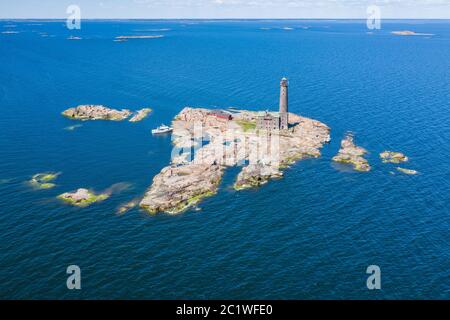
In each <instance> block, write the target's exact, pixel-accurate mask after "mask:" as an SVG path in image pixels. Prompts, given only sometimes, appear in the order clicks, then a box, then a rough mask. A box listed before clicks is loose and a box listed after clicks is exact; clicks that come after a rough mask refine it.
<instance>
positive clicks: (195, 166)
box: [140, 107, 330, 214]
mask: <svg viewBox="0 0 450 320" xmlns="http://www.w3.org/2000/svg"><path fill="white" fill-rule="evenodd" d="M211 111H212V110H209V109H201V108H188V107H187V108H184V109H183V110H182V111H181V112H180V113H179V114H178V115H177V116H176V117H175V119H174V121H173V122H172V127H173V135H172V142H173V144H174V147H175V149H174V150H176V152H174V153H173V154H172V161H171V162H172V163H171V165H170V166H168V167H165V168H164V169H163V170H162V171H161V172H160V173H159V174H158V175H157V176H156V177H155V178H154V180H153V184H152V186H151V187H150V189H149V190H148V191H147V193H146V194H145V196H144V198H143V200H142V201H141V203H140V206H141V207H142V208H144V209H146V210H148V211H149V212H151V213H155V212H158V211H164V212H167V213H171V214H174V213H179V212H182V211H184V210H186V209H187V208H189V207H191V206H193V205H195V204H197V203H198V202H199V201H200V200H201V199H202V198H204V197H207V196H211V195H213V194H215V193H216V191H217V187H218V184H219V182H220V179H221V177H222V174H223V171H224V168H225V167H230V166H236V165H240V166H243V169H242V171H241V173H240V174H239V175H238V177H237V179H236V182H235V188H236V189H237V190H241V189H245V188H250V187H256V186H259V185H261V184H264V183H265V182H267V181H268V180H269V179H272V178H279V177H281V176H282V172H281V169H283V168H285V167H286V166H288V165H290V164H291V163H293V162H295V161H297V160H300V159H303V158H306V157H318V156H320V148H322V146H323V144H324V143H326V142H329V141H330V134H329V131H330V129H329V128H328V127H327V126H326V125H324V124H323V123H321V122H319V121H316V120H312V119H308V118H304V117H300V116H297V115H293V114H292V120H293V122H294V123H293V124H292V126H291V128H289V129H288V130H282V131H272V132H266V131H263V130H257V129H256V127H255V126H253V125H251V124H252V123H254V122H255V121H256V117H257V115H258V113H257V112H254V111H246V110H237V111H236V112H235V113H233V119H232V120H226V119H222V118H220V117H216V116H214V114H213V113H212V112H211ZM290 116H291V115H290ZM205 139H206V140H208V143H207V144H202V143H200V141H202V140H203V141H204V140H205ZM192 149H193V150H194V151H193V152H192Z"/></svg>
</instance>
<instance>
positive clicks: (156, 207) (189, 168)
mask: <svg viewBox="0 0 450 320" xmlns="http://www.w3.org/2000/svg"><path fill="white" fill-rule="evenodd" d="M222 174H223V168H222V167H221V166H219V165H206V164H188V165H184V166H178V167H177V166H168V167H165V168H164V169H162V170H161V172H160V173H159V174H158V175H156V176H155V178H154V179H153V184H152V186H151V188H150V190H149V191H148V192H147V193H146V194H145V197H144V199H143V200H142V201H141V203H140V206H141V207H142V208H144V209H146V210H147V211H149V212H150V213H156V212H158V211H164V212H167V213H169V214H176V213H179V212H182V211H184V210H185V209H187V208H188V207H190V206H193V205H195V204H197V203H198V202H199V201H200V200H201V199H203V198H205V197H208V196H211V195H213V194H215V193H216V191H217V187H218V185H219V183H220V180H221V178H222Z"/></svg>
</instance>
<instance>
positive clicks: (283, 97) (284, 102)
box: [280, 78, 289, 129]
mask: <svg viewBox="0 0 450 320" xmlns="http://www.w3.org/2000/svg"><path fill="white" fill-rule="evenodd" d="M288 112H289V111H288V80H287V79H286V78H283V79H281V82H280V129H287V128H288V123H289V118H288V117H289V113H288Z"/></svg>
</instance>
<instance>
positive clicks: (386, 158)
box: [380, 151, 408, 163]
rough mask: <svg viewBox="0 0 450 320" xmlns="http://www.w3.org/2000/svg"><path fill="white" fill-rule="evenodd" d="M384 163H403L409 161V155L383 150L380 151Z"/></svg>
mask: <svg viewBox="0 0 450 320" xmlns="http://www.w3.org/2000/svg"><path fill="white" fill-rule="evenodd" d="M380 158H381V160H382V161H383V163H401V162H406V161H408V157H407V156H405V155H404V154H403V153H401V152H395V151H383V152H381V153H380Z"/></svg>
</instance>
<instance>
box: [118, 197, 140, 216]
mask: <svg viewBox="0 0 450 320" xmlns="http://www.w3.org/2000/svg"><path fill="white" fill-rule="evenodd" d="M139 202H140V199H134V200H131V201H129V202H127V203H125V204H123V205H121V206H120V207H119V208H118V209H117V214H124V213H125V212H127V211H129V210H131V209H133V208H135V207H136V206H138V205H139Z"/></svg>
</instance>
